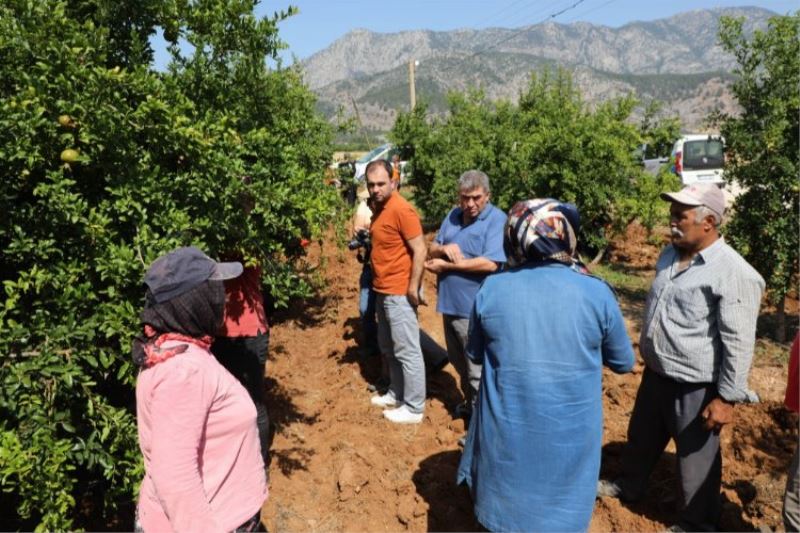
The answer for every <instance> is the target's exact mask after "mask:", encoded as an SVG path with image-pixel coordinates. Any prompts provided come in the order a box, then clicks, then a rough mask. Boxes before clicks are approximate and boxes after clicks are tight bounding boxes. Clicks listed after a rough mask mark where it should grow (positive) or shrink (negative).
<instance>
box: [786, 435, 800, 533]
mask: <svg viewBox="0 0 800 533" xmlns="http://www.w3.org/2000/svg"><path fill="white" fill-rule="evenodd" d="M783 527H784V528H785V529H786V531H800V448H795V449H794V457H793V458H792V465H791V466H790V467H789V472H788V476H787V478H786V492H785V493H784V495H783Z"/></svg>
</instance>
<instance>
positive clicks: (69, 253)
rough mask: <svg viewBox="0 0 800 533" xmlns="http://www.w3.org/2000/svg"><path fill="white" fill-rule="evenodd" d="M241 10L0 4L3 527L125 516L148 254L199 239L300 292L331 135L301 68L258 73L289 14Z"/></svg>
mask: <svg viewBox="0 0 800 533" xmlns="http://www.w3.org/2000/svg"><path fill="white" fill-rule="evenodd" d="M253 7H254V2H252V1H250V0H213V1H212V0H200V1H193V2H189V1H188V0H163V1H162V0H138V1H133V2H123V3H119V2H113V1H111V0H8V1H6V2H4V3H3V4H2V6H0V175H2V177H3V180H4V187H3V190H2V195H0V251H1V253H2V255H0V275H1V276H2V283H3V289H4V295H5V298H4V301H3V303H2V306H0V330H1V331H3V335H2V337H0V357H1V358H2V359H0V488H2V493H3V494H2V495H0V509H1V510H0V520H2V522H3V523H2V525H3V527H2V528H0V529H17V528H20V529H32V528H34V527H35V528H37V529H39V530H62V529H75V528H91V529H97V528H104V527H108V526H109V525H112V526H113V525H114V524H116V527H117V528H121V529H130V528H131V526H132V523H131V522H130V520H131V519H132V516H129V515H126V520H127V521H123V522H114V520H115V517H116V516H117V514H118V512H119V506H120V505H121V504H127V505H128V508H126V509H125V510H124V512H128V511H130V510H131V509H130V503H132V502H134V501H135V498H136V488H137V486H138V482H139V480H140V479H141V476H142V467H141V461H140V458H139V450H138V444H137V438H136V427H135V413H134V409H133V405H134V399H133V385H134V383H135V377H136V376H135V369H134V368H133V366H132V364H131V362H130V357H129V351H130V341H131V338H132V336H133V335H134V334H135V332H136V327H137V324H138V319H137V314H138V311H139V309H140V307H141V303H142V299H143V291H142V287H141V279H142V276H143V273H144V270H145V266H146V265H148V264H149V263H150V262H151V261H152V260H154V259H155V258H156V257H158V256H159V255H160V254H162V253H164V252H166V251H168V250H170V249H173V248H175V247H177V246H182V245H188V244H194V245H197V246H199V247H201V248H203V249H205V250H206V251H207V252H208V253H209V254H210V255H212V256H219V255H221V254H225V255H235V256H241V257H243V258H244V260H245V261H246V262H249V263H254V262H258V263H261V264H262V265H263V266H264V280H263V281H264V282H265V283H266V285H267V286H268V287H269V290H270V292H271V296H272V297H273V299H274V300H275V301H276V302H277V303H278V304H279V305H280V304H282V303H286V302H287V300H288V299H289V298H291V297H293V296H297V295H302V294H305V293H306V292H307V290H308V284H307V283H306V281H305V278H304V277H303V275H302V272H299V271H298V264H297V259H298V258H300V257H301V256H302V254H303V248H302V246H301V245H300V239H301V238H304V237H306V238H307V237H313V236H314V235H318V234H319V233H320V231H321V230H322V228H323V226H327V224H328V223H330V221H331V219H332V217H335V216H337V213H338V209H339V207H338V206H339V202H338V199H337V196H336V193H335V192H334V191H332V190H330V189H329V188H326V186H325V185H324V183H323V169H324V168H325V165H326V163H327V162H328V161H329V160H330V150H331V146H330V141H331V136H332V134H331V130H330V128H329V127H328V126H327V124H326V123H325V122H324V121H323V120H322V119H321V118H320V117H319V116H318V115H317V114H316V112H315V99H314V97H313V95H312V94H311V93H310V92H309V91H308V90H307V89H306V87H305V86H304V85H303V84H302V82H301V78H300V73H299V72H297V71H295V70H292V69H284V68H280V66H278V67H275V68H268V66H267V65H268V63H267V60H268V59H269V60H271V61H272V62H273V63H275V62H276V61H277V60H276V56H275V53H276V51H277V50H278V49H279V47H280V46H282V45H281V43H280V41H279V40H278V37H277V30H276V24H277V22H278V21H279V20H281V19H282V18H284V17H286V16H289V15H290V14H291V11H287V12H284V13H276V14H275V15H274V16H273V17H268V18H263V19H258V18H256V17H255V16H254V15H253ZM156 27H161V28H163V29H164V35H165V37H166V39H167V40H168V41H170V42H171V43H172V46H171V52H172V54H173V59H174V60H173V62H172V64H171V65H170V67H169V70H168V71H167V72H165V73H158V72H155V71H153V70H152V68H151V66H150V64H151V61H152V50H151V49H150V47H149V45H148V37H149V36H150V35H152V34H153V33H154V32H155V29H156ZM179 38H183V39H186V41H188V42H189V43H190V44H191V45H193V46H194V52H192V53H191V54H188V55H182V54H181V52H180V50H179V49H178V48H177V46H176V43H177V41H178V39H179ZM65 149H72V150H76V151H77V152H78V154H79V155H78V157H77V160H76V161H72V162H63V161H62V160H61V153H62V150H65ZM67 159H69V158H68V157H67ZM245 207H246V208H247V209H245ZM248 211H249V214H248Z"/></svg>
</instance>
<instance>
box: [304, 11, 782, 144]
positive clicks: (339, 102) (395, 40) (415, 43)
mask: <svg viewBox="0 0 800 533" xmlns="http://www.w3.org/2000/svg"><path fill="white" fill-rule="evenodd" d="M723 15H725V16H732V17H742V18H744V20H745V24H744V28H745V32H746V33H750V32H752V31H753V30H755V29H757V28H764V27H766V24H767V20H768V19H769V18H770V17H771V16H774V15H775V13H773V12H771V11H769V10H766V9H762V8H756V7H737V8H717V9H708V10H697V11H690V12H686V13H680V14H677V15H674V16H672V17H669V18H665V19H660V20H655V21H650V22H632V23H629V24H626V25H624V26H622V27H619V28H610V27H607V26H599V25H593V24H589V23H586V22H577V23H572V24H559V23H555V22H547V23H542V24H537V25H533V26H525V27H521V28H513V29H508V28H488V29H482V30H474V29H462V30H453V31H428V30H415V31H402V32H396V33H375V32H371V31H369V30H366V29H356V30H353V31H351V32H349V33H347V34H346V35H344V36H343V37H341V38H340V39H338V40H336V41H335V42H334V43H332V44H331V45H330V46H329V47H327V48H325V49H324V50H321V51H319V52H317V53H315V54H314V55H312V56H310V57H309V58H308V59H306V60H305V61H303V63H302V67H303V70H304V76H305V81H306V83H307V84H308V85H309V87H310V88H311V89H312V90H313V91H314V92H315V93H316V94H317V96H318V106H319V109H320V110H321V111H322V112H323V113H324V114H326V115H327V116H328V117H330V118H331V120H335V117H336V116H337V114H338V111H340V110H341V111H342V114H343V116H345V117H347V116H349V115H353V114H354V112H355V111H356V109H355V108H356V107H357V111H358V117H359V118H360V120H361V122H362V124H363V127H364V128H365V129H369V130H372V131H386V130H388V129H390V128H391V126H392V124H393V123H394V119H395V117H396V115H397V111H398V110H407V109H408V105H409V95H408V93H409V90H408V62H409V61H412V60H416V61H418V62H419V64H418V66H417V67H416V93H417V99H418V100H424V101H426V102H427V103H428V105H429V109H430V111H431V112H432V113H443V112H445V111H446V109H447V103H446V95H447V92H448V91H451V90H464V89H466V88H468V87H480V88H482V89H483V90H484V91H485V92H486V94H487V96H488V97H489V98H492V99H510V100H512V101H513V100H516V98H517V97H518V95H519V93H520V91H521V90H522V89H523V88H524V87H525V86H526V84H527V83H528V80H529V78H530V73H531V71H536V70H539V69H542V68H543V67H551V68H553V67H556V66H561V67H563V68H566V69H568V70H569V71H571V72H572V73H573V76H574V79H575V81H576V84H577V86H578V87H579V88H580V90H581V92H582V93H583V96H584V99H585V100H586V101H587V102H588V103H589V104H590V105H591V104H593V103H597V102H599V101H603V100H606V99H609V98H614V97H619V96H622V95H625V94H630V93H632V94H634V95H636V96H637V97H638V98H639V99H640V100H642V101H649V100H653V99H656V100H660V101H662V102H664V104H665V112H666V113H668V114H677V115H678V116H679V117H680V118H681V121H682V124H683V128H684V130H686V131H688V130H701V129H702V128H703V120H704V118H705V117H706V116H707V115H708V113H709V112H710V111H712V110H713V109H715V108H720V109H722V110H724V111H727V112H735V111H736V105H735V101H734V99H733V98H732V95H731V93H730V88H729V86H730V83H731V81H732V80H733V75H732V74H731V71H732V69H733V67H734V65H735V59H734V58H733V57H732V56H730V55H729V54H726V53H725V52H724V51H723V50H722V49H721V48H720V47H719V45H718V44H717V32H718V29H719V19H720V17H721V16H723ZM354 102H355V105H354Z"/></svg>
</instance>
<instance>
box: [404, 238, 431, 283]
mask: <svg viewBox="0 0 800 533" xmlns="http://www.w3.org/2000/svg"><path fill="white" fill-rule="evenodd" d="M426 254H427V251H426V250H425V245H424V244H423V246H422V248H421V249H417V248H414V249H412V257H411V279H409V280H408V288H409V289H413V288H416V289H417V291H419V287H420V284H421V283H422V273H423V272H425V256H426Z"/></svg>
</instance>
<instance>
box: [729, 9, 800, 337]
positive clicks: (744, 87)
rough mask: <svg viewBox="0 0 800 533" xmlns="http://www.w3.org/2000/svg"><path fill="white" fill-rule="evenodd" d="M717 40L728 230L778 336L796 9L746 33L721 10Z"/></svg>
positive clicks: (786, 269) (796, 151) (798, 147)
mask: <svg viewBox="0 0 800 533" xmlns="http://www.w3.org/2000/svg"><path fill="white" fill-rule="evenodd" d="M719 39H720V43H721V44H722V47H723V49H725V50H726V51H728V52H730V53H731V54H733V55H734V57H735V58H736V61H737V67H736V69H735V70H734V74H736V76H737V79H736V81H735V82H734V83H733V87H732V90H733V94H734V96H735V97H736V99H737V101H738V103H739V105H740V106H741V114H739V115H738V116H725V115H717V116H716V117H714V118H715V119H716V120H717V121H718V122H720V123H721V131H722V134H723V135H724V137H725V143H726V152H727V155H728V156H729V161H728V163H727V165H726V169H725V177H726V179H728V180H730V181H735V182H737V183H739V184H740V185H741V187H742V189H743V192H742V194H741V195H740V196H739V197H738V198H737V199H736V202H735V204H734V214H733V217H732V220H731V221H730V224H729V225H728V235H729V237H730V239H731V241H733V243H734V244H735V246H736V247H737V249H738V250H739V251H740V252H741V253H742V255H743V256H744V257H745V259H747V261H748V262H749V263H750V264H751V265H753V267H755V268H756V269H757V270H758V271H759V272H760V273H761V275H762V276H764V279H765V280H766V283H767V289H768V295H769V297H770V299H771V300H772V302H773V303H774V304H775V305H776V307H777V309H778V328H777V332H776V336H777V337H778V340H779V341H784V340H785V339H786V328H785V310H784V308H785V306H784V304H785V298H786V295H787V293H788V292H789V291H790V290H792V288H796V286H797V273H798V256H797V252H798V249H800V240H799V239H798V226H799V225H800V220H799V219H798V211H800V205H799V204H798V198H799V197H800V196H798V185H797V177H798V173H799V172H800V165H798V159H800V142H799V141H798V135H800V93H799V92H798V87H800V12H798V13H797V14H795V15H792V16H778V17H773V18H771V19H770V21H769V25H768V28H767V29H766V30H761V31H759V30H757V31H755V32H754V33H753V35H752V37H750V38H749V39H748V38H747V37H745V35H744V32H743V20H741V19H733V18H728V17H723V18H722V19H721V21H720V31H719Z"/></svg>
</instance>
